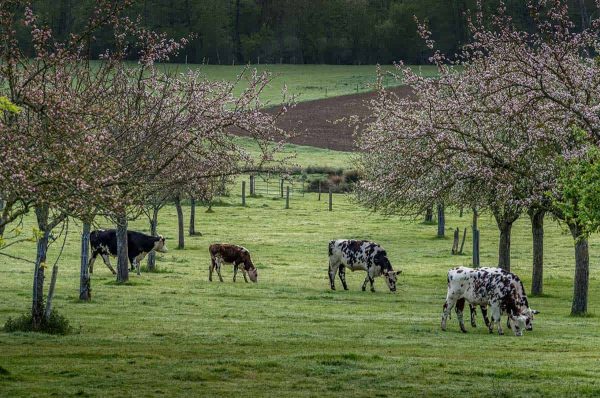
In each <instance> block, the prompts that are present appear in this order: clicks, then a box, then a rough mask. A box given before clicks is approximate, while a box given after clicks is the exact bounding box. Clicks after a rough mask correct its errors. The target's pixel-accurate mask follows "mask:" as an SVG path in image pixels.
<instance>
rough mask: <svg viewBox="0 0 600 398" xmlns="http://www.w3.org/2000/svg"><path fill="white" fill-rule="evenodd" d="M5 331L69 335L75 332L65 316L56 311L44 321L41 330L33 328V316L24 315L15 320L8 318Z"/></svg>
mask: <svg viewBox="0 0 600 398" xmlns="http://www.w3.org/2000/svg"><path fill="white" fill-rule="evenodd" d="M4 331H5V332H8V333H11V332H41V333H48V334H62V335H64V334H69V333H70V332H72V331H73V328H72V327H71V325H69V320H68V319H67V318H65V317H64V316H62V315H60V314H59V313H58V312H56V311H54V310H53V311H52V312H51V313H50V318H49V319H48V320H46V319H44V320H43V321H42V324H41V325H40V327H39V329H34V328H33V321H32V317H31V314H23V315H21V316H20V317H17V318H15V319H13V318H10V317H9V318H8V320H7V321H6V323H5V324H4Z"/></svg>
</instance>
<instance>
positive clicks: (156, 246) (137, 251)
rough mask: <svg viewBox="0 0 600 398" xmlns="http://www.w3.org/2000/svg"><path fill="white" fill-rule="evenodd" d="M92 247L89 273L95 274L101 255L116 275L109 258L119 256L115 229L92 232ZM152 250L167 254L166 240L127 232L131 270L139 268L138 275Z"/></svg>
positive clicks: (160, 237) (161, 237)
mask: <svg viewBox="0 0 600 398" xmlns="http://www.w3.org/2000/svg"><path fill="white" fill-rule="evenodd" d="M90 245H91V247H92V255H91V258H90V261H89V263H88V270H89V273H90V274H91V273H93V272H94V261H96V257H97V256H98V254H99V255H101V256H102V259H103V260H104V264H106V266H107V267H108V268H109V269H110V270H111V272H112V273H113V274H116V272H115V270H114V269H113V267H112V266H111V265H110V258H109V256H113V257H114V256H116V255H117V234H116V231H115V230H114V229H107V230H98V231H92V233H91V234H90ZM152 250H155V251H157V252H161V253H166V252H167V246H166V244H165V238H163V236H162V235H159V236H150V235H146V234H143V233H141V232H136V231H127V255H128V257H129V262H130V264H131V270H132V271H133V269H134V267H135V268H137V274H138V275H139V274H140V261H142V260H143V259H144V257H145V256H146V254H148V253H150V252H151V251H152Z"/></svg>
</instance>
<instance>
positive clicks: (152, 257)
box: [147, 206, 160, 272]
mask: <svg viewBox="0 0 600 398" xmlns="http://www.w3.org/2000/svg"><path fill="white" fill-rule="evenodd" d="M159 210H160V209H159V207H158V206H154V207H153V208H152V219H151V220H150V235H152V236H157V228H158V211H159ZM147 266H148V272H154V271H155V270H156V252H155V251H154V250H153V251H151V252H150V253H148V262H147Z"/></svg>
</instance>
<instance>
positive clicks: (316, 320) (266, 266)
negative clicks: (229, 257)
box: [0, 184, 600, 397]
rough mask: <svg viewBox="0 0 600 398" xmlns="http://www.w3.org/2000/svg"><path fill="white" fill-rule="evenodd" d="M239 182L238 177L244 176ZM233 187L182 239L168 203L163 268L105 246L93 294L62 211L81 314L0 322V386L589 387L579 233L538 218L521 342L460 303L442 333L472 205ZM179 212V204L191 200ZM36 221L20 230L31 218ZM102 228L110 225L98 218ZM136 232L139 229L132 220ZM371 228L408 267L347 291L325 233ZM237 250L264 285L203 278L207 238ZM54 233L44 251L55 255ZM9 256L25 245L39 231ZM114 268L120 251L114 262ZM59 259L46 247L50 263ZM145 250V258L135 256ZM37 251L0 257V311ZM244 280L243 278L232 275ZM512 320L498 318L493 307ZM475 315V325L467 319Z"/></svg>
mask: <svg viewBox="0 0 600 398" xmlns="http://www.w3.org/2000/svg"><path fill="white" fill-rule="evenodd" d="M238 187H239V184H238ZM238 187H236V188H235V189H233V192H232V195H231V196H230V197H226V198H223V200H222V202H221V205H220V206H216V207H213V210H214V212H213V213H205V212H204V211H203V209H198V212H197V218H199V221H198V225H197V229H199V230H200V231H201V232H202V234H203V235H202V236H195V237H186V245H187V246H186V248H185V250H175V249H174V246H175V242H176V227H177V222H176V213H175V209H174V207H166V208H165V209H164V210H163V211H162V212H161V214H160V219H159V232H160V233H162V234H164V235H166V236H167V238H168V239H169V241H168V245H169V249H170V251H169V252H168V253H166V254H159V255H158V261H157V265H158V267H159V272H157V273H146V272H143V273H142V275H141V276H136V275H135V274H132V275H131V277H130V283H128V284H126V285H121V286H119V285H116V284H115V282H114V280H115V278H114V277H113V276H112V275H111V274H110V271H109V270H108V269H107V268H106V267H105V266H104V265H103V264H102V262H101V260H100V259H98V261H97V262H96V265H95V267H94V268H95V273H94V275H93V280H92V289H93V292H92V294H93V297H92V301H91V302H89V303H81V302H79V301H78V286H79V257H78V256H79V246H80V242H79V234H80V225H76V224H73V223H71V225H70V234H69V238H68V241H67V243H66V248H65V253H64V255H63V258H62V260H61V263H60V266H61V268H60V274H59V278H58V284H57V294H56V297H55V301H54V303H55V304H54V305H55V308H56V309H57V310H58V311H59V312H60V313H61V314H63V315H65V316H66V317H67V318H68V319H69V320H70V321H71V323H72V325H73V326H74V327H75V331H74V333H72V334H70V335H66V336H50V335H43V334H29V333H11V334H8V333H5V332H0V395H2V396H6V397H8V396H74V395H77V396H117V395H118V396H235V395H238V396H277V397H281V396H306V397H311V396H312V397H321V396H341V395H343V396H347V397H351V396H378V397H394V396H451V395H465V396H494V397H499V396H500V397H502V396H566V395H570V396H598V394H600V381H599V380H598V378H597V369H598V366H599V365H600V352H599V351H598V350H597V347H598V346H600V322H599V321H598V317H596V316H590V317H585V318H573V317H570V316H568V314H569V310H570V303H571V294H572V275H573V261H572V257H573V254H572V240H571V237H570V235H568V234H565V233H564V232H563V230H562V229H561V227H559V226H558V225H556V224H555V223H554V222H551V221H550V220H547V222H546V245H545V248H546V256H545V258H546V264H545V293H546V294H545V295H544V296H543V297H533V298H530V303H531V306H532V307H533V308H535V309H538V310H540V311H541V314H540V315H539V316H538V317H537V318H536V321H535V326H534V330H533V331H532V332H526V333H525V336H524V337H522V338H517V337H514V336H513V335H512V332H510V331H507V334H506V335H504V336H498V335H496V334H494V335H490V334H488V332H487V330H486V329H485V327H483V321H482V320H481V319H480V318H479V319H478V325H479V327H478V328H477V329H469V333H468V334H466V335H465V334H462V333H460V332H459V329H458V324H457V321H456V317H455V316H453V317H452V319H451V320H449V328H448V329H449V330H448V331H447V332H442V331H441V330H440V326H439V323H440V315H441V310H442V304H443V302H444V298H445V294H446V272H447V270H448V269H449V268H450V267H453V266H456V265H469V264H470V231H469V235H468V237H469V239H468V241H467V243H466V245H465V248H466V254H465V255H463V256H451V255H450V248H451V244H452V241H451V239H450V236H451V230H450V228H454V227H457V226H458V227H461V230H462V228H463V227H468V226H469V223H470V214H465V216H464V217H462V218H460V217H458V212H457V211H448V214H447V227H448V230H447V236H448V238H446V239H437V238H435V232H436V226H435V225H426V224H422V223H420V222H419V221H414V220H408V219H403V218H400V217H384V216H381V215H378V214H373V213H371V212H369V211H366V210H364V209H362V208H359V207H357V206H356V205H355V204H353V203H352V202H351V200H349V198H348V197H346V196H344V195H335V197H334V211H333V212H328V211H327V202H326V200H322V201H320V202H319V201H317V199H316V195H315V194H306V195H305V196H304V197H300V196H297V197H294V198H293V200H292V201H291V209H289V210H284V209H283V207H284V201H283V200H280V199H271V198H248V199H247V207H245V208H243V207H241V206H239V203H240V198H239V190H238ZM184 211H185V212H186V216H187V215H188V214H189V208H187V207H184ZM32 221H33V219H32V218H28V219H27V220H26V224H25V230H29V229H30V228H31V227H32V225H33V224H32ZM100 224H101V225H100V226H104V227H108V226H109V225H108V224H107V223H106V222H101V223H100ZM130 228H131V229H136V230H141V231H146V232H147V231H148V225H147V221H145V220H143V219H140V220H138V221H135V222H133V223H132V224H131V226H130ZM480 228H481V235H482V246H481V247H482V264H491V265H493V264H494V263H495V262H496V258H497V257H496V256H497V254H496V247H497V246H496V244H497V243H496V242H497V238H498V233H497V228H496V225H495V222H494V220H493V218H492V217H491V216H490V215H488V214H484V215H483V216H482V219H481V223H480ZM529 231H530V225H529V222H528V220H527V219H526V218H522V219H520V220H519V221H518V222H517V223H516V225H515V228H514V230H513V271H514V272H515V273H517V274H518V275H520V276H521V277H522V279H523V281H524V283H525V286H526V289H527V290H529V286H530V267H531V265H530V264H531V245H530V241H531V239H530V233H529ZM340 237H345V238H365V239H371V240H374V241H376V242H379V243H380V244H381V245H382V246H383V247H384V248H386V250H387V251H388V254H389V257H390V260H391V262H392V264H393V266H394V267H395V269H402V270H403V274H402V275H401V276H400V284H399V288H398V292H397V293H396V294H391V293H389V291H387V288H386V286H385V282H384V280H383V279H382V278H378V279H376V282H375V287H376V289H377V292H376V293H370V292H368V291H367V292H362V291H360V285H361V284H362V281H363V279H364V276H365V274H364V273H358V272H357V273H350V272H348V273H347V280H348V284H349V287H350V290H349V291H343V290H339V289H340V288H341V285H340V283H339V279H338V280H336V285H337V286H338V290H337V291H335V292H333V291H330V290H329V283H328V277H327V243H328V241H329V240H330V239H333V238H340ZM212 242H234V243H238V244H242V245H244V246H246V247H247V248H248V249H249V250H250V252H251V253H252V256H253V260H254V263H255V264H256V265H257V267H258V273H259V282H258V283H257V284H245V283H243V279H242V278H239V279H238V282H237V283H233V282H232V281H231V278H232V275H233V270H232V267H231V266H225V267H224V270H223V277H224V279H225V282H224V283H219V282H212V283H209V282H208V266H209V255H208V246H209V244H210V243H212ZM598 243H599V241H598V239H597V237H594V239H592V241H591V242H590V252H591V261H590V262H591V277H590V292H589V293H590V302H589V308H590V311H591V312H592V313H598V312H599V311H600V286H599V283H598V265H597V264H598V260H600V258H599V251H598V249H597V248H598V246H599V245H598ZM57 246H58V245H54V246H52V247H51V254H50V259H53V258H54V257H53V256H55V255H56V253H57V251H58V247H57ZM13 253H14V254H18V255H21V256H26V257H32V256H33V253H34V244H33V243H32V244H29V245H28V244H25V245H22V246H20V247H19V248H18V249H16V250H15V251H13ZM112 261H113V264H114V263H115V260H114V259H113V260H112ZM49 263H51V260H50V261H49ZM144 263H145V262H144ZM31 267H32V266H30V265H28V264H23V263H19V262H16V261H13V260H8V259H6V258H1V259H0V322H2V323H4V322H5V321H6V319H7V318H8V317H15V316H18V315H20V314H22V313H24V312H26V311H27V310H28V309H29V308H30V305H31V303H30V297H31V279H32V270H31ZM240 280H242V282H240ZM503 320H504V318H503ZM468 327H469V328H470V326H468Z"/></svg>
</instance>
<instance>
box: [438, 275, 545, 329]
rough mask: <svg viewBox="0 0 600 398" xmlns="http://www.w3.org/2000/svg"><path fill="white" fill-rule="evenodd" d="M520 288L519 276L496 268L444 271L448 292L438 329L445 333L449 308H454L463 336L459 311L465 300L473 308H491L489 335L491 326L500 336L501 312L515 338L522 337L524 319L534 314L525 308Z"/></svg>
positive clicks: (526, 306) (527, 307) (461, 317)
mask: <svg viewBox="0 0 600 398" xmlns="http://www.w3.org/2000/svg"><path fill="white" fill-rule="evenodd" d="M522 286H523V285H522V283H521V280H520V279H519V277H517V276H516V275H515V274H512V273H510V272H507V271H505V270H503V269H499V268H479V269H472V268H467V267H458V268H453V269H451V270H450V271H448V292H447V294H446V302H445V303H444V311H443V313H442V324H441V327H442V330H446V321H447V319H448V316H449V315H450V311H451V310H452V307H454V306H455V305H456V315H457V317H458V323H459V326H460V330H461V331H463V332H464V333H466V332H467V330H466V329H465V325H464V320H463V309H464V306H465V301H467V302H469V303H470V304H473V305H480V306H487V305H490V306H491V309H492V323H490V324H489V331H490V333H492V332H493V329H494V323H495V324H496V325H497V327H498V334H503V331H502V326H501V324H500V315H501V313H502V310H504V311H506V313H507V314H508V317H509V321H510V327H511V328H512V330H513V332H514V333H515V335H516V336H522V335H523V329H525V328H526V323H527V319H528V318H531V319H532V318H533V314H534V313H536V311H534V310H532V309H531V308H529V303H528V301H527V296H526V294H525V291H524V289H522Z"/></svg>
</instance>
